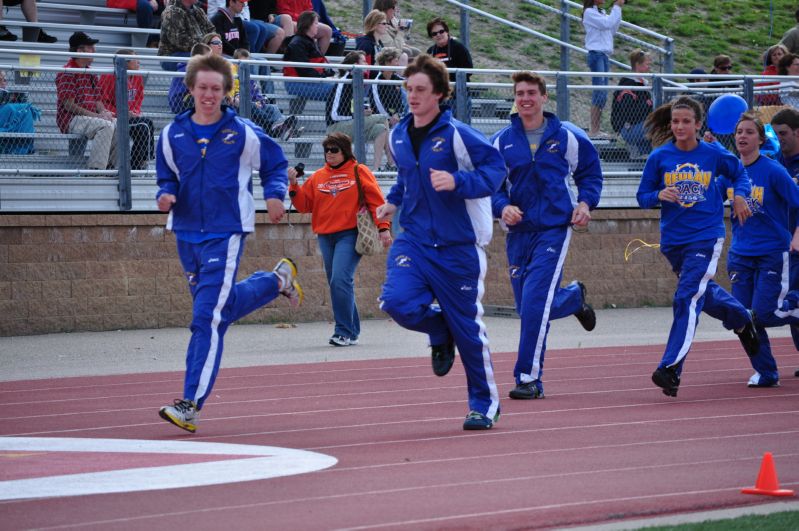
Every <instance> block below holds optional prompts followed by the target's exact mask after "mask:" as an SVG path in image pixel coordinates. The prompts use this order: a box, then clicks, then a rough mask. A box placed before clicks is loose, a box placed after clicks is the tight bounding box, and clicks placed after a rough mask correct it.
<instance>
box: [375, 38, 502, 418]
mask: <svg viewBox="0 0 799 531" xmlns="http://www.w3.org/2000/svg"><path fill="white" fill-rule="evenodd" d="M404 77H405V79H406V82H405V86H406V89H407V91H408V101H409V106H410V110H411V114H410V115H408V116H406V117H405V118H404V119H403V120H402V121H401V122H399V123H398V124H397V126H396V127H395V128H394V129H393V131H392V133H391V138H390V145H391V150H392V153H393V155H394V160H396V161H397V164H398V165H399V171H398V175H397V184H396V185H395V186H394V187H393V188H392V189H391V192H390V193H389V194H388V196H387V198H386V200H387V202H386V204H384V205H382V206H380V207H378V210H377V215H378V217H379V218H381V219H386V218H388V217H389V216H390V215H391V214H393V213H394V212H396V210H397V207H399V206H400V205H401V206H402V211H401V214H400V223H401V225H402V227H403V229H404V231H403V232H402V233H400V234H399V235H398V236H397V239H396V241H395V242H394V244H393V245H392V247H391V251H390V253H389V255H388V258H387V269H388V271H387V274H386V282H385V284H384V285H383V292H382V294H381V296H380V300H381V305H380V307H381V308H382V309H383V310H384V311H385V312H387V313H388V314H389V315H391V317H392V318H393V319H394V320H395V321H396V322H397V323H398V324H399V325H400V326H403V327H405V328H408V329H410V330H416V331H418V332H424V333H426V334H428V335H429V336H430V344H431V345H432V364H433V372H434V373H435V374H437V375H438V376H444V375H445V374H447V373H448V372H449V370H450V368H451V367H452V363H453V361H454V359H455V345H457V347H458V351H459V352H460V355H461V360H462V362H463V365H464V368H465V369H466V378H467V383H468V391H469V408H470V412H469V414H468V415H467V417H466V420H465V421H464V424H463V428H464V429H466V430H485V429H490V428H491V427H492V426H493V424H494V422H495V421H496V420H497V419H498V418H499V395H498V392H497V386H496V383H495V382H494V374H493V368H492V365H491V353H490V351H489V348H488V338H487V336H486V331H485V325H484V323H483V321H482V315H483V306H482V304H481V299H482V296H483V291H484V283H483V279H484V277H485V272H486V265H487V260H486V254H485V250H484V249H485V247H486V246H487V245H488V243H489V241H490V240H491V233H492V229H493V220H492V218H491V203H490V201H491V200H490V197H491V194H493V193H494V192H495V191H496V190H497V188H498V187H499V185H500V183H501V182H502V179H503V178H504V176H505V165H504V163H503V161H502V157H500V155H499V153H498V152H497V150H496V149H494V148H493V147H492V146H491V144H489V143H488V141H487V140H486V139H485V137H484V136H483V135H482V134H481V133H480V132H479V131H475V130H474V129H472V128H471V127H469V126H467V125H465V124H463V123H461V122H458V121H457V120H455V119H454V118H452V114H451V112H450V111H449V109H447V108H441V109H440V108H439V104H440V102H441V101H443V100H445V99H446V98H447V96H448V95H449V90H450V89H449V82H448V81H449V78H448V75H447V69H446V67H445V66H444V65H443V63H441V62H440V61H438V60H437V59H434V58H432V57H430V56H429V55H426V54H422V55H420V56H419V57H417V58H416V60H415V61H414V62H413V63H412V64H410V65H408V67H407V68H406V70H405V75H404ZM434 299H435V300H437V302H438V303H437V304H434V303H433V300H434Z"/></svg>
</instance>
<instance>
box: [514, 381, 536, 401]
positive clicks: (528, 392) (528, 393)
mask: <svg viewBox="0 0 799 531" xmlns="http://www.w3.org/2000/svg"><path fill="white" fill-rule="evenodd" d="M508 396H509V397H510V398H513V399H514V400H533V399H536V398H545V397H544V384H543V383H541V380H535V381H532V382H527V383H520V384H517V385H516V387H514V388H513V389H512V390H511V392H510V393H508Z"/></svg>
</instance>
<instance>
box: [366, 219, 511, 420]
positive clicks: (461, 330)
mask: <svg viewBox="0 0 799 531" xmlns="http://www.w3.org/2000/svg"><path fill="white" fill-rule="evenodd" d="M403 234H404V233H403ZM486 265H487V261H486V255H485V251H483V250H482V249H481V248H479V247H477V246H475V245H451V246H447V247H426V246H423V245H419V244H416V243H414V242H410V241H408V240H407V239H405V238H404V236H403V235H400V236H399V237H398V238H397V240H396V241H395V242H394V244H393V245H392V246H391V251H390V252H389V255H388V258H387V268H386V269H387V272H386V282H385V284H383V293H382V295H381V296H380V301H381V302H380V307H381V308H382V309H383V311H385V312H386V313H388V314H389V315H390V316H391V317H392V318H393V319H394V320H395V321H396V322H397V324H399V325H400V326H402V327H404V328H407V329H409V330H415V331H417V332H423V333H425V334H427V335H428V336H430V344H432V345H440V344H443V343H445V342H447V341H448V340H449V338H450V337H452V338H453V339H454V340H455V345H457V347H458V353H459V354H460V357H461V361H462V362H463V366H464V368H465V370H466V380H467V386H468V391H469V409H471V410H474V411H478V412H480V413H482V414H484V415H486V416H487V417H489V418H495V416H496V415H497V414H498V413H499V393H498V391H497V386H496V383H495V381H494V369H493V366H492V365H491V353H490V351H489V348H488V337H487V336H486V330H485V324H484V323H483V320H482V318H483V305H482V303H481V299H482V297H483V292H484V290H485V286H484V284H483V280H484V278H485V272H486ZM434 299H435V300H437V301H438V304H433V300H434Z"/></svg>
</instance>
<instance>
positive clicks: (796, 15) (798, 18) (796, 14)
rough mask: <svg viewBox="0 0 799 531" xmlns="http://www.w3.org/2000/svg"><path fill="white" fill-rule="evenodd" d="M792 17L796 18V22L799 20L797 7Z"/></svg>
mask: <svg viewBox="0 0 799 531" xmlns="http://www.w3.org/2000/svg"><path fill="white" fill-rule="evenodd" d="M793 18H795V19H796V22H799V9H797V10H796V13H794V14H793Z"/></svg>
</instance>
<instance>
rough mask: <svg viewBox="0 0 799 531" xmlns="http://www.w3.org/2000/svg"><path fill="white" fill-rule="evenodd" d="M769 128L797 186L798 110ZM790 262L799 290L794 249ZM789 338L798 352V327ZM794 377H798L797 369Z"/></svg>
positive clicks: (776, 117) (786, 112) (792, 279)
mask: <svg viewBox="0 0 799 531" xmlns="http://www.w3.org/2000/svg"><path fill="white" fill-rule="evenodd" d="M771 127H772V128H773V129H774V132H775V133H776V134H777V139H778V140H779V142H780V152H779V156H778V158H777V160H778V161H779V162H780V163H781V164H782V165H783V166H785V169H786V170H788V174H789V175H790V176H791V178H792V179H793V181H794V182H795V183H796V184H799V110H796V109H793V108H788V109H782V110H781V111H779V112H778V113H777V114H775V115H774V117H773V118H772V119H771ZM792 225H793V224H791V226H792ZM790 262H791V272H790V286H791V289H799V252H797V250H796V249H791V253H790ZM791 337H792V338H793V344H794V347H795V348H796V350H799V325H796V324H791ZM794 376H797V377H799V369H797V370H796V372H794Z"/></svg>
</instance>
